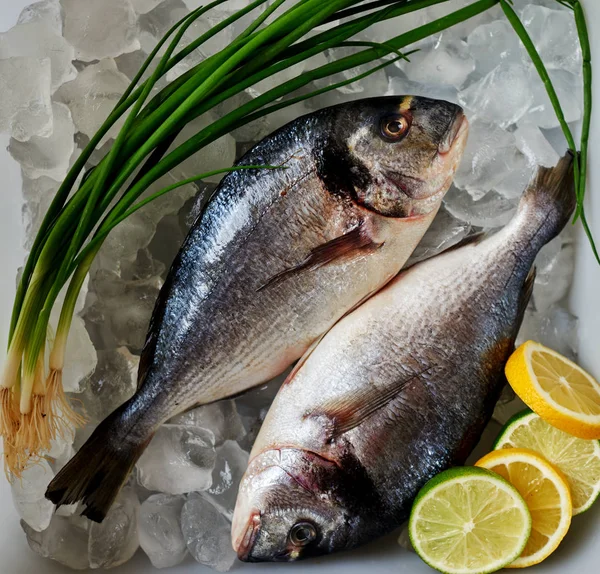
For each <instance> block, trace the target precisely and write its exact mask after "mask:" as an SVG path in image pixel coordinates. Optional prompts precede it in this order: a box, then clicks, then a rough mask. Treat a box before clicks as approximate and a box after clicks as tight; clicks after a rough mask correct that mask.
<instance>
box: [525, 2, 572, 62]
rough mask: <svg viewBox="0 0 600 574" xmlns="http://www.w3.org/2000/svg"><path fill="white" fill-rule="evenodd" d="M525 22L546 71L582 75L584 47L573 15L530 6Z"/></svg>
mask: <svg viewBox="0 0 600 574" xmlns="http://www.w3.org/2000/svg"><path fill="white" fill-rule="evenodd" d="M555 6H558V3H556V4H555ZM521 20H522V22H523V25H524V26H525V29H526V30H527V32H528V33H529V36H530V37H531V39H532V40H533V43H534V44H535V47H536V49H537V51H538V53H539V55H540V57H541V59H542V61H543V62H544V64H545V65H546V68H548V69H558V70H566V71H568V72H571V73H572V74H580V73H581V45H580V43H579V36H578V35H577V26H576V24H575V18H574V17H573V14H571V13H569V12H568V11H562V10H551V9H549V8H546V7H544V6H536V5H535V4H529V5H527V6H525V8H524V9H523V12H522V13H521ZM524 57H528V56H526V55H525V56H524Z"/></svg>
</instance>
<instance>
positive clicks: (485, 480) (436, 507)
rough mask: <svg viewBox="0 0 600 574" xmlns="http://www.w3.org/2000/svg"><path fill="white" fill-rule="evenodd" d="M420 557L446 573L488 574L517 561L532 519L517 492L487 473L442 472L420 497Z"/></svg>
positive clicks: (413, 517)
mask: <svg viewBox="0 0 600 574" xmlns="http://www.w3.org/2000/svg"><path fill="white" fill-rule="evenodd" d="M408 528H409V534H410V539H411V542H412V544H413V546H414V548H415V551H416V552H417V554H418V555H419V556H420V557H421V558H422V559H423V560H424V561H425V562H426V563H427V564H429V566H431V567H432V568H435V569H436V570H439V571H440V572H444V573H446V574H486V573H488V572H495V571H496V570H500V569H501V568H504V567H505V566H507V565H508V564H510V563H511V562H513V561H514V560H516V559H517V558H518V557H519V556H520V555H521V553H522V552H523V549H524V548H525V545H526V544H527V541H528V539H529V534H530V532H531V515H530V513H529V510H528V508H527V504H526V503H525V501H524V500H523V497H522V496H521V495H520V494H519V492H518V491H517V489H516V488H515V487H514V486H512V485H511V484H509V483H508V482H507V481H506V480H504V479H503V478H502V477H501V476H499V475H498V474H496V473H493V472H491V471H489V470H484V469H483V468H474V467H460V468H453V469H450V470H447V471H445V472H442V473H441V474H439V475H437V476H436V477H435V478H433V479H431V480H430V481H429V482H428V483H427V484H426V485H425V486H424V487H423V488H422V489H421V491H420V492H419V494H418V495H417V498H416V499H415V503H414V505H413V508H412V511H411V514H410V520H409V524H408Z"/></svg>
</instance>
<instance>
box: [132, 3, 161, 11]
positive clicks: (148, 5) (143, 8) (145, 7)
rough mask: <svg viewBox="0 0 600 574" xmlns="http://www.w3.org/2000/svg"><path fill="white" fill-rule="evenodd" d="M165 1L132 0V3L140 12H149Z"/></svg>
mask: <svg viewBox="0 0 600 574" xmlns="http://www.w3.org/2000/svg"><path fill="white" fill-rule="evenodd" d="M163 1H164V0H131V5H132V6H133V9H134V10H135V11H136V12H137V13H138V14H147V13H148V12H151V11H152V10H154V8H156V7H157V6H158V5H159V4H160V3H161V2H163Z"/></svg>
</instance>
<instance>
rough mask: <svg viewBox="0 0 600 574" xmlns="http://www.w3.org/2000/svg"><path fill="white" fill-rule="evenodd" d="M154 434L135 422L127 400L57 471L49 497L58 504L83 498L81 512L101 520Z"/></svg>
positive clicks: (49, 488)
mask: <svg viewBox="0 0 600 574" xmlns="http://www.w3.org/2000/svg"><path fill="white" fill-rule="evenodd" d="M153 434H154V431H153V430H151V432H150V434H148V433H147V432H139V430H138V428H137V426H136V425H135V423H134V424H133V425H132V423H131V420H130V418H129V416H128V403H125V404H124V405H122V406H121V407H119V408H118V409H117V410H116V411H114V412H113V413H112V414H111V415H110V416H108V417H107V418H106V419H105V420H104V421H102V423H101V424H100V425H99V426H98V428H96V430H95V431H94V432H93V434H92V435H91V436H90V438H89V439H88V440H87V442H86V443H85V444H84V445H83V446H82V447H81V449H79V451H78V452H77V454H76V455H75V456H74V457H73V458H72V459H71V460H70V461H69V462H68V463H67V464H66V466H65V467H64V468H63V469H62V470H61V471H60V472H59V473H58V474H57V475H56V477H55V478H54V480H52V482H51V483H50V485H49V486H48V489H47V490H46V498H47V499H48V500H50V501H52V502H53V503H54V504H56V505H57V506H62V505H66V504H75V503H77V502H82V503H83V504H84V505H85V506H86V508H85V510H84V511H83V512H82V515H83V516H87V517H88V518H89V519H90V520H93V521H94V522H102V520H104V518H105V517H106V514H107V512H108V511H109V509H110V507H111V506H112V504H113V502H114V501H115V499H116V497H117V495H118V494H119V492H120V490H121V488H122V487H123V485H124V484H125V482H126V481H127V478H128V476H129V474H130V473H131V471H132V470H133V467H134V466H135V463H136V462H137V460H138V459H139V457H140V456H141V454H142V453H143V452H144V449H145V448H146V446H147V445H148V443H149V442H150V440H151V439H152V436H153Z"/></svg>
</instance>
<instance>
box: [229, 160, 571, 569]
mask: <svg viewBox="0 0 600 574" xmlns="http://www.w3.org/2000/svg"><path fill="white" fill-rule="evenodd" d="M574 208H575V193H574V180H573V169H572V156H571V155H570V154H567V156H565V157H564V158H563V159H562V160H561V162H560V163H559V164H558V166H557V167H555V168H553V169H548V168H540V170H539V171H538V174H537V175H536V176H535V178H534V179H533V180H532V182H531V183H530V185H529V187H528V188H527V190H526V191H525V193H524V195H523V197H522V199H521V203H520V205H519V208H518V211H517V214H516V216H515V217H514V219H513V220H512V221H511V222H510V223H509V224H508V225H507V226H506V227H505V228H504V229H503V230H501V231H499V232H498V233H496V234H495V235H493V236H491V237H488V238H486V239H478V238H476V239H474V240H472V242H471V244H469V245H463V246H459V247H457V248H453V249H451V250H449V251H448V252H447V253H443V254H441V255H439V256H437V257H434V258H433V259H431V260H428V261H425V262H422V263H419V264H416V265H415V266H413V267H411V268H409V269H408V270H407V271H405V272H403V273H401V274H400V275H399V276H398V277H396V278H395V279H394V280H393V281H392V282H391V283H389V284H388V285H387V286H386V287H384V288H383V289H382V290H381V291H379V292H378V293H377V294H376V295H374V296H373V297H371V298H370V299H369V300H368V301H366V302H365V303H363V304H362V305H361V306H360V307H359V308H358V309H356V310H355V311H353V312H352V313H350V314H349V315H347V316H346V317H345V318H344V319H342V320H341V321H339V322H338V323H337V324H336V325H335V326H334V327H333V328H332V329H331V330H330V331H329V332H328V333H327V334H326V335H325V336H324V337H323V339H322V340H321V341H320V343H319V344H318V346H317V347H316V348H314V349H312V350H311V351H310V352H309V353H307V355H306V356H305V357H304V358H303V359H302V361H301V364H300V366H299V367H298V368H297V369H296V370H295V371H294V374H293V376H292V377H291V378H290V379H289V380H288V381H287V383H286V384H284V385H283V386H282V387H281V389H280V391H279V393H278V394H277V396H276V398H275V401H274V402H273V404H272V406H271V408H270V410H269V412H268V414H267V417H266V419H265V421H264V424H263V426H262V428H261V430H260V432H259V434H258V437H257V439H256V441H255V443H254V446H253V449H252V452H251V454H250V463H249V466H248V470H247V471H246V473H245V475H244V477H243V479H242V483H241V486H240V493H239V495H238V500H237V504H236V509H235V513H234V520H233V530H232V540H233V545H234V548H236V550H237V552H238V556H239V557H240V558H241V559H242V560H250V561H268V560H296V559H298V558H300V557H305V556H312V555H315V554H326V553H329V552H333V551H337V550H344V549H348V548H352V547H354V546H357V545H360V544H363V543H365V542H368V541H370V540H372V539H374V538H376V537H378V536H381V535H383V534H385V533H387V532H389V531H391V530H393V529H394V528H396V527H397V526H399V525H400V524H401V523H402V522H403V521H404V520H405V519H406V518H407V517H408V513H409V511H410V508H411V504H412V501H413V499H414V497H415V496H416V494H417V492H418V491H419V489H420V488H421V487H422V486H423V485H424V484H425V483H426V482H427V481H428V480H429V479H431V478H432V477H433V476H435V475H436V474H437V473H439V472H441V471H442V470H444V469H446V468H448V467H450V466H453V465H456V464H463V463H464V461H465V460H466V458H467V456H468V455H469V454H470V452H471V450H472V449H473V447H474V446H475V445H476V443H477V441H478V440H479V438H480V436H481V432H482V431H483V429H484V427H485V425H486V424H487V422H488V421H489V419H490V417H491V414H492V411H493V408H494V405H495V403H496V400H497V399H498V397H499V396H500V392H501V390H502V387H503V386H504V383H505V379H504V376H503V373H504V365H505V364H506V361H507V359H508V357H509V355H510V354H511V353H512V351H513V350H514V341H515V338H516V335H517V332H518V330H519V327H520V324H521V321H522V318H523V313H524V311H525V307H526V305H527V302H528V300H529V297H530V295H531V289H532V287H533V280H534V276H535V274H534V273H532V272H531V266H532V264H533V261H534V259H535V257H536V255H537V253H538V252H539V250H540V249H541V248H542V247H543V245H544V244H545V243H547V242H548V241H550V240H551V239H552V238H554V237H555V236H556V235H557V234H558V233H559V232H560V230H561V229H562V228H563V227H564V226H565V225H566V224H567V223H568V221H569V219H570V216H571V214H572V213H573V210H574ZM281 449H285V450H286V453H287V458H288V459H289V460H294V464H292V465H290V464H286V465H285V468H284V467H283V465H282V464H281V463H280V464H279V466H280V467H282V468H281V470H282V471H285V472H280V473H278V472H277V468H276V466H272V467H271V468H270V469H269V473H268V474H267V473H265V472H263V471H262V470H261V460H262V459H263V457H264V458H266V459H267V460H273V457H272V455H271V453H272V452H273V451H280V450H281ZM298 485H301V488H300V487H299V486H298ZM305 491H307V492H305ZM322 493H327V494H328V498H327V499H321V498H320V495H321V494H322ZM308 496H310V497H312V498H311V500H312V506H311V513H310V516H307V514H306V511H305V508H306V498H307V497H308ZM295 497H297V498H298V499H299V501H301V503H299V506H298V507H297V508H290V509H289V510H288V512H287V515H286V516H285V517H281V516H280V514H279V513H278V515H277V520H274V515H273V513H272V508H274V507H276V506H277V502H276V501H277V500H278V499H279V498H282V499H285V500H293V499H294V498H295ZM298 525H301V528H302V529H304V530H303V532H305V533H309V534H310V536H308V538H310V540H308V542H306V540H303V541H302V543H301V544H299V543H298V544H296V543H294V540H293V538H294V537H293V535H292V533H293V532H294V529H295V528H297V527H299V526H298Z"/></svg>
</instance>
